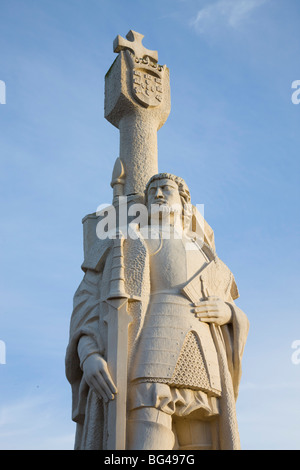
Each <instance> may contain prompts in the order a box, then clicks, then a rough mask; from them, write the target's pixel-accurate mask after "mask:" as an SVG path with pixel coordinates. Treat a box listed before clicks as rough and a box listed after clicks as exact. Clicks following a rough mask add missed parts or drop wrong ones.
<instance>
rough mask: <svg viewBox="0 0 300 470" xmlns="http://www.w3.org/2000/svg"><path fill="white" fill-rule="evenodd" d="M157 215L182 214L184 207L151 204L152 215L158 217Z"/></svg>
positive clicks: (179, 205)
mask: <svg viewBox="0 0 300 470" xmlns="http://www.w3.org/2000/svg"><path fill="white" fill-rule="evenodd" d="M157 214H162V215H164V214H166V215H168V214H176V215H178V214H179V215H180V214H182V205H181V204H174V205H173V206H169V205H167V204H159V203H158V202H157V203H155V204H151V206H150V215H151V216H152V215H157Z"/></svg>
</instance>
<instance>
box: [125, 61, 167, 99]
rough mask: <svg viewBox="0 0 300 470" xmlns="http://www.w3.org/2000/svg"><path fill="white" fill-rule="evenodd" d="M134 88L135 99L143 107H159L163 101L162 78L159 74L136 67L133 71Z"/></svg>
mask: <svg viewBox="0 0 300 470" xmlns="http://www.w3.org/2000/svg"><path fill="white" fill-rule="evenodd" d="M157 67H160V66H157ZM132 87H133V95H134V97H135V99H136V100H137V101H138V102H139V103H141V104H142V105H143V106H146V107H148V106H158V105H159V104H160V103H161V101H162V99H163V88H162V78H161V74H159V73H154V72H152V71H151V72H150V71H149V70H147V69H146V68H137V67H135V68H134V69H133V71H132Z"/></svg>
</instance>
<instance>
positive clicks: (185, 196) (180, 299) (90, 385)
mask: <svg viewBox="0 0 300 470" xmlns="http://www.w3.org/2000/svg"><path fill="white" fill-rule="evenodd" d="M141 39H142V36H141V35H139V34H138V33H134V32H132V31H131V32H130V33H129V34H128V35H127V40H125V39H123V38H120V37H119V36H118V37H117V39H116V40H115V43H114V50H115V51H116V52H119V56H118V58H117V60H116V62H115V63H114V65H113V67H112V70H110V72H109V77H108V76H107V77H106V81H107V83H106V92H107V96H108V97H107V99H106V117H107V118H108V119H109V120H110V122H112V123H113V124H114V125H117V127H119V129H120V154H121V155H122V158H121V157H120V158H118V159H117V161H116V164H115V167H114V171H113V178H112V187H113V190H114V197H113V204H112V206H111V208H108V209H107V211H108V212H110V211H112V212H113V213H114V211H115V209H117V210H118V211H119V212H120V211H121V210H122V207H121V205H122V201H123V199H125V201H126V203H127V204H126V207H127V215H128V214H130V211H131V210H132V209H133V208H134V204H135V203H141V204H143V206H139V208H140V210H141V208H142V207H144V208H145V209H146V208H147V214H148V215H149V218H147V219H146V220H145V219H144V223H141V219H139V218H136V219H134V220H133V221H128V220H127V221H126V224H123V225H122V224H120V223H119V224H117V226H116V228H115V232H114V236H109V234H108V235H107V236H106V237H99V234H98V236H97V224H98V223H99V220H100V219H101V217H100V216H99V214H91V215H89V216H87V217H86V218H85V219H84V220H83V223H84V262H83V265H82V269H83V271H84V273H85V274H84V278H83V280H82V282H81V284H80V286H79V288H78V290H77V292H76V293H75V296H74V308H73V314H72V317H71V324H70V340H69V344H68V347H67V353H66V375H67V378H68V380H69V382H70V384H71V386H72V418H73V420H74V421H75V422H76V423H77V426H76V428H77V431H76V439H75V449H109V450H113V449H127V450H172V449H174V450H175V449H178V450H191V449H194V450H197V449H199V450H200V449H239V448H240V441H239V433H238V425H237V418H236V407H235V403H236V399H237V396H238V389H239V383H240V378H241V359H242V355H243V351H244V346H245V342H246V338H247V333H248V327H249V325H248V320H247V317H246V316H245V314H244V313H243V312H242V311H241V310H240V309H239V308H238V307H237V306H236V304H235V303H234V301H235V299H236V298H237V297H238V290H237V286H236V283H235V280H234V276H233V274H232V273H231V271H230V269H229V268H228V267H227V266H226V265H225V264H224V263H223V262H222V261H221V260H220V259H219V258H218V256H217V254H216V250H215V244H214V234H213V231H212V229H211V227H210V226H209V225H208V224H207V222H206V221H205V220H204V219H203V217H202V216H201V214H200V213H199V211H197V209H196V207H195V206H193V205H192V204H191V196H190V192H189V189H188V187H187V185H186V183H185V182H184V180H183V179H182V178H180V177H177V176H174V175H172V174H170V173H158V172H157V163H156V158H157V152H156V148H155V145H156V143H155V139H154V138H153V135H154V133H155V132H156V131H157V129H158V128H159V126H161V125H162V124H163V122H164V121H165V119H166V117H167V115H168V112H169V92H168V90H169V88H168V83H166V77H168V72H167V69H166V67H165V66H163V67H162V66H158V65H157V53H155V51H149V50H148V49H145V48H143V46H142V44H141ZM145 51H146V52H145ZM160 73H161V75H159V74H160ZM148 75H149V76H148ZM122 77H123V78H122ZM110 81H111V82H110ZM113 84H114V86H113ZM114 87H115V88H114ZM116 87H117V88H118V87H119V88H118V89H117V90H116ZM113 90H115V91H113ZM149 122H150V124H149ZM144 123H146V124H145V128H144V129H142V130H141V128H143V126H144ZM149 127H150V128H151V129H152V130H151V132H150V134H149V133H147V129H149ZM125 129H127V133H126V132H125ZM145 129H146V130H145ZM154 131H155V132H154ZM141 136H143V141H144V144H145V148H144V147H143V145H141V142H140V139H141ZM149 139H150V140H149ZM121 149H122V150H121ZM124 149H125V150H124ZM145 149H146V150H145ZM147 149H148V150H149V152H150V154H148V153H147ZM150 149H151V151H150ZM139 157H140V159H141V161H140V160H139ZM141 162H142V163H141ZM144 163H145V165H144ZM124 196H125V198H124ZM131 215H133V213H132V212H131Z"/></svg>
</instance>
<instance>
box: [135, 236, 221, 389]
mask: <svg viewBox="0 0 300 470" xmlns="http://www.w3.org/2000/svg"><path fill="white" fill-rule="evenodd" d="M187 243H191V241H190V239H187V238H182V239H174V238H173V237H171V239H164V238H161V239H160V243H157V244H158V245H159V248H158V250H156V251H155V252H154V253H152V255H151V257H150V272H151V298H150V302H149V308H148V311H147V314H146V318H145V323H144V327H143V331H142V334H141V338H140V342H139V346H138V349H137V353H136V358H135V364H134V367H133V375H132V380H143V381H154V382H163V383H167V384H169V385H172V386H176V387H185V388H192V389H194V390H203V391H205V392H206V393H208V394H209V395H213V396H220V394H221V382H220V371H219V364H218V356H217V351H216V347H215V344H214V342H213V339H212V336H211V332H210V326H209V325H208V324H207V323H203V322H201V321H200V320H199V319H198V318H196V317H195V315H194V314H193V313H192V304H191V302H190V301H189V300H188V299H187V298H185V297H184V296H183V295H182V294H181V288H182V286H184V285H185V284H186V282H187V281H188V280H189V279H190V278H191V277H193V275H194V274H195V273H196V272H197V271H199V269H200V268H201V267H202V266H203V265H205V264H207V262H208V261H209V260H208V258H207V256H206V255H205V253H204V252H203V250H201V248H200V247H195V249H193V250H189V249H187ZM149 246H150V254H151V248H152V246H153V243H152V244H151V242H149ZM178 260H180V263H178ZM200 297H201V292H199V298H200Z"/></svg>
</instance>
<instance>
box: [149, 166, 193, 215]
mask: <svg viewBox="0 0 300 470" xmlns="http://www.w3.org/2000/svg"><path fill="white" fill-rule="evenodd" d="M190 201H191V197H190V192H189V189H188V186H187V184H186V183H185V181H184V180H183V179H182V178H180V177H178V176H175V175H172V174H170V173H158V174H157V175H154V176H152V177H151V178H150V180H149V181H148V183H147V185H146V189H145V202H146V205H147V208H148V210H150V208H151V212H152V213H153V207H155V206H157V207H158V212H169V213H170V212H175V213H180V214H182V213H183V208H184V207H185V206H186V205H187V204H190Z"/></svg>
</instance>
